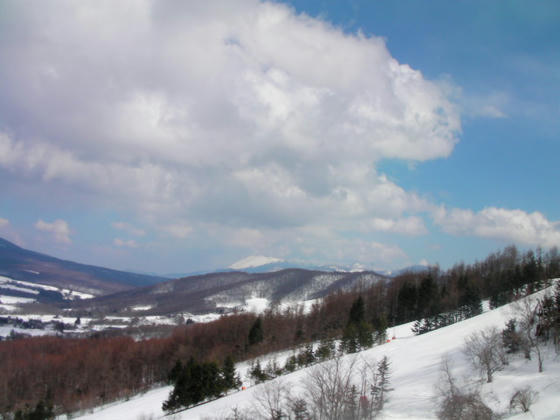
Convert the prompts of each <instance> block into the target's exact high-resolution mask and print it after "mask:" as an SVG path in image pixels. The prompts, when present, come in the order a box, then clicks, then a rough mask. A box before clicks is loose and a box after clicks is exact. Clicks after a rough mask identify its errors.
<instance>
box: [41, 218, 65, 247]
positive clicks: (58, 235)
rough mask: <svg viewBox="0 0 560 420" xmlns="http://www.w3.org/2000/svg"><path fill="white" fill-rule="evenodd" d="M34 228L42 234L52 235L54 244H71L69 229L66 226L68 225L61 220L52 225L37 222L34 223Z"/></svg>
mask: <svg viewBox="0 0 560 420" xmlns="http://www.w3.org/2000/svg"><path fill="white" fill-rule="evenodd" d="M35 228H36V229H38V230H40V231H43V232H50V233H52V235H53V238H54V240H55V241H56V242H59V243H62V244H71V243H72V240H71V239H70V227H69V226H68V223H66V221H64V220H62V219H57V220H55V221H54V222H52V223H48V222H45V221H43V220H38V221H37V223H35Z"/></svg>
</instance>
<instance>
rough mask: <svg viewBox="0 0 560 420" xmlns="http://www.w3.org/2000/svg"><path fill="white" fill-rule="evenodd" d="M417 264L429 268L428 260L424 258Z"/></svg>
mask: <svg viewBox="0 0 560 420" xmlns="http://www.w3.org/2000/svg"><path fill="white" fill-rule="evenodd" d="M418 264H419V265H421V266H423V267H429V266H430V263H429V262H428V260H427V259H426V258H422V259H421V260H420V262H419V263H418Z"/></svg>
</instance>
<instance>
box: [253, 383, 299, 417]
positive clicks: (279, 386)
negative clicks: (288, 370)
mask: <svg viewBox="0 0 560 420" xmlns="http://www.w3.org/2000/svg"><path fill="white" fill-rule="evenodd" d="M254 395H255V402H254V408H255V412H256V414H257V415H258V416H259V417H261V418H263V419H267V420H281V419H285V418H287V414H288V409H289V408H288V407H289V402H290V400H291V398H290V386H289V383H287V382H284V381H283V380H282V379H281V378H279V379H275V380H273V381H270V382H267V383H266V384H264V385H263V386H262V387H261V388H260V390H259V392H256V393H255V394H254Z"/></svg>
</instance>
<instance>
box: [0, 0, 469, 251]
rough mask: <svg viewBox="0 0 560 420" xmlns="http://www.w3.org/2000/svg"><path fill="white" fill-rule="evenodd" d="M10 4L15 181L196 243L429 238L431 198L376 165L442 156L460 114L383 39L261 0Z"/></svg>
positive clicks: (5, 25)
mask: <svg viewBox="0 0 560 420" xmlns="http://www.w3.org/2000/svg"><path fill="white" fill-rule="evenodd" d="M2 8H3V10H2V13H1V16H0V61H1V62H2V65H1V66H0V167H1V168H3V169H4V170H5V171H7V172H9V173H11V176H13V177H16V178H23V179H26V180H29V181H30V182H40V183H43V184H44V185H45V186H47V187H48V186H49V185H53V184H57V185H61V184H62V185H66V186H67V187H68V191H69V194H71V191H72V190H80V191H81V192H83V191H86V192H87V193H88V194H90V195H91V196H93V197H96V200H106V201H108V202H111V203H113V204H114V205H115V206H121V207H123V208H127V209H132V211H134V212H136V213H137V214H142V215H143V216H144V217H145V218H147V219H150V220H151V221H152V223H154V224H158V223H159V224H160V225H161V226H162V229H164V228H163V227H164V226H189V228H188V230H189V235H190V232H191V227H192V228H193V229H194V228H196V226H197V225H198V226H201V225H206V226H209V225H218V226H229V227H231V228H235V229H245V230H251V229H252V230H255V229H256V230H264V229H282V228H290V229H293V228H301V229H304V228H306V227H309V228H310V227H312V226H319V225H320V226H326V227H327V228H330V229H331V230H333V231H334V230H339V231H341V230H342V231H344V230H352V229H355V228H356V226H361V227H363V226H367V227H368V229H371V230H381V231H393V232H399V233H405V234H406V233H412V234H422V233H425V231H426V230H425V227H424V225H423V222H422V220H421V219H419V218H417V217H414V216H411V215H410V214H411V213H415V212H418V211H423V210H426V209H428V208H429V205H428V204H427V203H426V202H425V201H424V200H423V199H422V198H421V197H419V196H417V195H416V194H413V193H410V192H407V191H405V190H403V189H402V188H401V187H399V186H398V185H396V184H394V183H393V182H391V181H389V180H388V179H386V178H385V177H384V176H383V175H382V174H379V173H378V172H377V171H376V169H375V164H376V162H379V161H380V160H381V159H384V158H397V159H406V160H413V161H425V160H428V159H435V158H441V157H446V156H448V155H449V154H450V153H451V151H452V149H453V147H454V145H455V143H456V142H457V135H458V133H459V132H460V120H459V115H458V112H457V111H456V109H455V107H454V106H453V104H452V103H451V102H450V101H449V100H448V98H447V97H446V89H444V88H443V87H440V86H438V84H436V83H433V82H431V81H429V80H426V79H425V78H424V77H423V76H422V74H421V73H420V72H419V71H417V70H414V69H412V68H410V67H409V66H408V65H406V64H402V63H399V62H397V61H396V60H395V59H394V58H393V57H392V56H391V54H390V52H389V51H388V50H387V48H386V45H385V42H384V41H383V39H381V38H376V37H373V36H365V35H362V34H359V33H358V34H347V33H344V32H343V31H341V30H340V29H338V28H336V27H333V26H331V25H329V24H327V23H325V22H323V21H321V20H318V19H314V18H310V17H308V16H305V15H297V14H296V13H295V12H294V11H293V10H292V9H290V8H288V7H286V6H284V5H281V4H278V3H268V2H259V1H256V0H244V1H236V2H230V1H223V2H172V1H166V2H158V1H148V0H143V1H137V0H135V1H120V2H113V1H83V2H73V1H55V2H40V3H36V4H34V5H33V7H30V6H29V5H26V4H25V3H22V2H16V1H13V2H4V3H3V6H2ZM410 217H413V218H410ZM356 222H359V223H356ZM310 230H313V229H310ZM183 236H186V235H183ZM375 246H377V245H375ZM394 254H398V252H395V253H394Z"/></svg>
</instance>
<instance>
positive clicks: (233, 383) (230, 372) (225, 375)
mask: <svg viewBox="0 0 560 420" xmlns="http://www.w3.org/2000/svg"><path fill="white" fill-rule="evenodd" d="M222 380H223V387H224V390H228V389H234V388H239V387H240V386H241V380H240V379H239V375H237V373H236V371H235V363H234V362H233V358H232V357H231V356H227V357H226V359H225V360H224V366H223V367H222Z"/></svg>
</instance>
